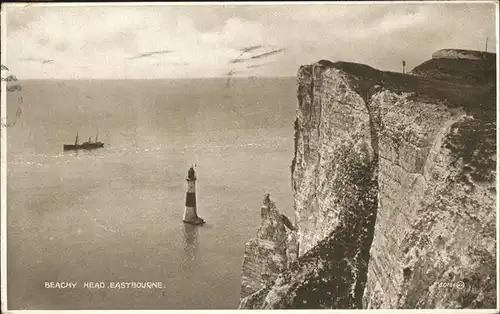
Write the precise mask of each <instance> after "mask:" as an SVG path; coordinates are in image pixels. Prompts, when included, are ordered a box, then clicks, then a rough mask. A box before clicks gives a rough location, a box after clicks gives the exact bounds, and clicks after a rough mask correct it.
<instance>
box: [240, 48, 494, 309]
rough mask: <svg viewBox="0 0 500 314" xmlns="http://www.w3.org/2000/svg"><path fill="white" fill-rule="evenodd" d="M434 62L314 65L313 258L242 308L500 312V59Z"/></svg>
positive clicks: (310, 72) (298, 157) (303, 160)
mask: <svg viewBox="0 0 500 314" xmlns="http://www.w3.org/2000/svg"><path fill="white" fill-rule="evenodd" d="M433 60H434V61H433V62H435V63H434V64H435V65H437V69H436V68H434V69H432V71H431V68H432V67H431V65H429V64H427V65H425V66H421V68H420V70H422V69H423V68H426V69H427V70H428V71H425V73H426V75H425V76H424V75H422V76H418V75H416V74H418V73H416V72H418V71H415V70H414V73H413V74H414V75H402V74H398V73H390V72H381V71H378V70H375V69H373V68H370V67H368V66H364V65H359V64H352V63H344V62H337V63H331V62H328V61H323V60H322V61H320V62H318V63H316V64H313V65H309V66H302V67H301V68H300V70H299V73H298V112H297V120H296V123H295V132H296V133H295V136H296V138H295V157H294V160H293V163H292V185H293V192H294V200H295V216H296V217H295V219H296V228H297V231H296V236H297V238H298V246H299V257H298V259H297V260H296V261H294V262H293V263H291V264H290V265H289V266H288V267H284V268H282V269H281V270H280V271H279V274H278V273H276V274H275V275H274V278H275V279H271V280H269V281H266V282H262V283H261V288H260V289H259V290H257V291H256V292H255V293H253V294H251V295H249V296H247V297H246V298H244V299H243V300H242V303H241V305H240V307H241V308H462V307H473V308H479V307H483V308H494V307H495V306H496V291H495V289H496V282H495V279H496V274H495V269H496V266H495V252H496V243H495V232H496V229H495V214H496V213H495V198H496V190H495V178H496V177H495V166H496V165H495V162H496V154H495V153H496V142H495V141H496V138H495V133H496V124H495V116H496V111H495V106H496V104H495V99H496V98H495V97H496V95H495V93H496V88H495V87H496V82H495V81H494V77H493V81H492V80H491V77H490V76H489V75H490V73H491V71H492V70H491V69H493V71H495V63H494V59H493V61H492V59H491V58H487V59H483V60H473V62H480V64H479V63H476V64H475V65H474V66H472V67H471V66H470V63H466V64H462V68H458V69H459V70H460V69H462V70H463V71H466V72H469V73H471V72H473V73H474V75H475V77H476V78H479V80H478V79H475V80H464V79H463V78H464V77H463V76H462V75H461V74H460V71H457V68H453V69H454V72H451V71H446V69H447V67H448V66H449V64H448V63H447V62H448V61H450V60H448V59H446V60H441V59H440V58H439V56H437V57H435V59H433ZM453 61H466V62H469V61H472V60H453ZM416 70H418V69H416ZM479 81H480V82H481V83H480V84H479V83H478V82H479ZM263 258H265V257H263ZM258 286H259V285H255V286H254V288H253V289H255V288H256V287H258ZM242 296H245V295H242Z"/></svg>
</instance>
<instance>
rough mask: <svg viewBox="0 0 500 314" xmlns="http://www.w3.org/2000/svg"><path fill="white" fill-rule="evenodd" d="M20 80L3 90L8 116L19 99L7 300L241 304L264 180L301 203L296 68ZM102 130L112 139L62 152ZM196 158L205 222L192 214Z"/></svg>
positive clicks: (65, 305)
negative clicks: (294, 178)
mask: <svg viewBox="0 0 500 314" xmlns="http://www.w3.org/2000/svg"><path fill="white" fill-rule="evenodd" d="M21 82H22V86H23V102H22V104H18V103H17V98H13V97H10V96H9V99H8V104H7V105H8V108H7V109H8V110H7V113H8V115H9V118H11V117H14V115H13V113H15V112H19V111H18V110H17V109H18V108H17V107H18V106H21V107H22V114H21V115H20V117H19V118H18V121H17V122H16V124H15V125H14V126H12V127H10V128H8V129H7V160H8V164H7V166H8V173H7V217H8V219H7V220H8V233H7V235H8V239H7V240H8V241H7V244H8V246H7V254H8V258H7V267H8V277H7V279H8V305H9V308H10V309H202V308H206V309H231V308H233V309H234V308H237V306H238V304H239V291H240V284H241V266H242V261H243V254H244V246H245V242H246V241H248V240H249V239H251V238H252V237H254V236H255V235H256V230H257V228H258V226H259V223H260V207H261V204H262V199H263V196H264V194H265V193H267V192H269V193H270V194H271V197H272V199H273V200H275V202H276V204H277V206H278V207H279V209H280V210H281V211H282V212H284V213H286V214H287V215H289V216H290V217H292V216H293V201H292V190H291V184H290V164H291V162H292V159H293V120H294V117H295V110H296V82H295V79H293V78H245V79H243V78H241V79H234V80H232V82H231V84H230V85H229V86H227V85H226V80H225V79H189V80H188V79H185V80H141V81H133V80H122V81H118V80H102V81H97V80H87V81H84V80H74V81H56V80H45V81H21ZM97 131H99V135H98V136H99V138H98V139H99V140H100V141H102V142H104V143H105V145H104V148H101V149H97V150H92V151H76V152H75V151H72V152H63V150H62V146H63V144H72V143H74V140H75V136H76V133H77V132H78V134H79V138H80V142H83V141H86V140H88V138H89V137H92V139H94V137H95V135H96V133H97ZM191 164H196V175H197V179H198V180H197V204H198V214H199V215H200V216H201V217H202V218H203V219H205V220H206V221H207V223H206V224H205V225H203V226H198V227H194V226H190V225H185V224H183V223H182V215H183V211H184V202H185V192H186V191H185V185H186V175H187V170H188V168H189V166H190V165H191ZM110 282H113V283H115V286H114V288H113V289H111V288H109V284H110ZM130 282H135V283H136V289H132V288H130ZM142 282H150V283H155V286H154V287H153V286H151V287H153V288H145V289H144V288H143V289H138V288H137V284H141V283H142ZM56 283H59V287H56V286H55V284H56ZM63 283H66V286H64V288H63V287H62V286H61V284H63ZM103 283H104V284H105V285H106V287H104V288H101V285H102V284H103ZM125 283H128V285H129V287H128V288H126V287H125V286H124V284H125ZM70 284H71V285H72V284H75V286H74V287H73V286H71V285H70ZM91 285H93V286H91ZM116 285H121V286H123V287H124V288H123V289H121V288H117V287H118V286H116ZM121 286H120V287H121Z"/></svg>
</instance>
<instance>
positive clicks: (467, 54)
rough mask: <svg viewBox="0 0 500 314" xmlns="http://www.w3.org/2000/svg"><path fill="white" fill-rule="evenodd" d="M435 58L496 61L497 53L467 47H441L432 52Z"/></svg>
mask: <svg viewBox="0 0 500 314" xmlns="http://www.w3.org/2000/svg"><path fill="white" fill-rule="evenodd" d="M432 58H433V59H469V60H479V59H487V60H491V61H494V60H495V58H496V55H495V54H494V53H491V52H484V51H477V50H466V49H441V50H438V51H436V52H435V53H433V54H432Z"/></svg>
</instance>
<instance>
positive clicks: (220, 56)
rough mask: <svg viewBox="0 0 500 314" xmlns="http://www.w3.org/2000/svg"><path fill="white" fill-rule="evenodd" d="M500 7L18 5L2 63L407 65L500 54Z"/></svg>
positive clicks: (7, 14) (175, 67)
mask: <svg viewBox="0 0 500 314" xmlns="http://www.w3.org/2000/svg"><path fill="white" fill-rule="evenodd" d="M495 12H496V7H495V5H494V2H490V3H424V2H420V3H410V4H408V3H368V2H363V3H333V2H330V3H318V4H293V3H274V4H257V3H253V4H252V3H244V4H243V5H236V4H234V3H233V4H230V3H222V2H221V3H211V4H201V3H198V4H196V5H187V4H179V3H177V4H170V5H159V4H158V3H156V4H155V3H153V4H152V5H144V4H133V5H131V4H130V3H129V4H126V5H123V4H122V5H116V4H112V3H107V4H105V5H98V6H95V5H94V6H92V5H91V4H88V3H82V4H72V5H70V4H65V5H62V4H58V5H54V4H52V5H44V4H33V3H32V4H30V5H26V4H24V5H19V4H12V3H11V4H3V5H2V28H4V29H2V41H5V43H4V44H5V46H6V53H5V54H4V56H3V57H2V63H4V64H5V65H6V66H8V67H9V69H10V72H11V73H13V74H14V75H16V76H17V77H18V78H20V79H23V78H24V79H92V78H96V79H97V78H99V79H108V78H109V79H153V78H190V77H221V76H226V75H228V74H227V73H228V72H231V73H232V75H235V76H256V77H259V76H295V75H296V73H297V71H298V68H299V67H300V66H301V65H303V64H310V63H314V62H316V61H319V60H321V59H327V60H331V61H334V62H335V61H350V62H358V63H364V64H368V65H370V66H372V67H375V68H378V69H381V70H390V71H400V70H401V63H402V62H401V61H402V60H405V61H406V64H407V68H408V69H411V68H413V67H415V66H417V65H418V64H420V63H422V62H423V61H425V60H428V59H430V58H431V55H432V53H433V52H435V51H437V50H439V49H442V48H460V49H473V50H484V49H485V44H486V38H487V37H489V40H488V51H490V52H495V51H496V33H495V32H496V30H495ZM5 34H6V35H5ZM4 35H5V36H4ZM5 37H6V38H5ZM4 44H2V46H3V45H4Z"/></svg>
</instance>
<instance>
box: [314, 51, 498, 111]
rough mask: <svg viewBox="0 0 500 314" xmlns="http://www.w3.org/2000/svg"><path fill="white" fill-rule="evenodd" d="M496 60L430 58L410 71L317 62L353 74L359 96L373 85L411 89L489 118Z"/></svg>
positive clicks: (417, 96) (424, 97)
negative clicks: (405, 72) (409, 72)
mask: <svg viewBox="0 0 500 314" xmlns="http://www.w3.org/2000/svg"><path fill="white" fill-rule="evenodd" d="M493 55H494V54H493ZM495 61H496V60H495V58H488V59H481V60H469V59H456V60H452V59H431V60H428V61H425V62H424V63H422V64H421V65H419V66H417V67H416V68H415V69H413V70H412V71H411V74H402V73H397V72H390V71H380V70H377V69H374V68H372V67H370V66H368V65H364V64H359V63H352V62H342V61H340V62H331V61H328V60H320V61H319V62H317V63H316V66H320V67H322V68H325V69H326V68H336V69H339V70H341V71H343V72H345V73H347V74H350V75H352V79H353V83H354V86H357V87H358V92H359V93H360V95H362V96H364V95H366V93H373V92H375V90H374V88H383V89H388V90H391V91H394V92H397V93H403V92H407V93H413V95H414V96H413V97H414V99H415V100H420V101H433V100H440V101H443V102H444V103H445V104H446V105H448V106H450V107H458V106H459V107H463V108H464V110H465V111H466V112H467V113H468V114H469V115H472V116H474V117H477V118H481V119H486V120H489V121H490V120H492V119H494V118H495V116H496V97H495V95H496V62H495Z"/></svg>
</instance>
